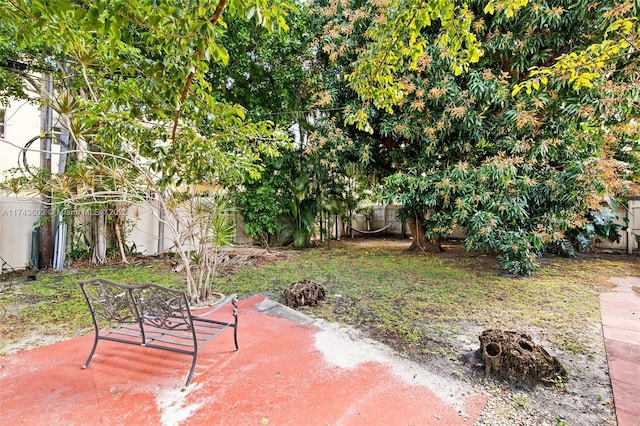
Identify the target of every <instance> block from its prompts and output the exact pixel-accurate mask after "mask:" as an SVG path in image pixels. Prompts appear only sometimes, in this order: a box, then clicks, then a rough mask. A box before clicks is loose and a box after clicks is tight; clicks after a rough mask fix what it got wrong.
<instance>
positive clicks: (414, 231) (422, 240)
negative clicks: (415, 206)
mask: <svg viewBox="0 0 640 426" xmlns="http://www.w3.org/2000/svg"><path fill="white" fill-rule="evenodd" d="M422 217H423V214H422V213H418V212H414V213H413V217H412V218H411V219H409V220H407V227H408V228H409V232H410V233H411V238H412V239H413V240H412V241H411V245H410V246H409V247H407V249H406V251H416V250H420V251H423V252H431V253H439V252H443V251H444V250H443V249H442V242H441V239H440V237H437V238H435V239H433V240H428V239H427V237H426V236H425V233H426V231H425V229H424V225H423V224H422Z"/></svg>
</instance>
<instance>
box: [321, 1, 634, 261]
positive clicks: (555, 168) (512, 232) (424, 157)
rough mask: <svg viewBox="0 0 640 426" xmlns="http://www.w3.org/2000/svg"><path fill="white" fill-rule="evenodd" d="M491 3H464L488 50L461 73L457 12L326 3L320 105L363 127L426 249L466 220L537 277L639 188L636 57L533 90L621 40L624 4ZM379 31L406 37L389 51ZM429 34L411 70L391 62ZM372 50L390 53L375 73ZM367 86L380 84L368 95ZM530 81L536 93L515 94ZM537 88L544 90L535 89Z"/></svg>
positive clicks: (491, 246) (477, 237)
mask: <svg viewBox="0 0 640 426" xmlns="http://www.w3.org/2000/svg"><path fill="white" fill-rule="evenodd" d="M525 3H526V2H525ZM393 4H395V3H393ZM488 5H490V3H489V4H488V3H485V2H481V1H478V2H470V3H469V4H468V6H467V7H462V6H461V7H459V8H454V9H453V11H454V12H453V13H460V14H462V15H464V17H465V19H462V20H460V22H461V23H462V24H464V25H463V27H464V28H467V29H468V31H469V32H470V33H471V34H472V35H473V36H472V37H471V38H466V39H464V40H474V43H478V44H479V45H480V47H481V48H482V53H483V55H482V56H479V55H478V56H477V57H476V56H474V57H473V60H468V61H467V62H466V63H465V65H464V68H466V69H467V71H466V72H464V73H460V72H459V71H460V69H459V61H460V58H459V56H455V55H451V52H450V51H449V50H448V48H447V46H445V45H443V42H442V40H443V37H444V38H445V39H446V35H447V34H449V31H450V30H449V29H448V27H449V25H450V24H449V23H448V22H447V21H446V18H445V19H444V20H443V19H442V18H441V19H440V21H435V19H436V18H437V16H435V15H434V18H433V19H434V21H435V22H430V24H431V25H430V26H427V25H426V24H425V25H418V24H416V25H413V24H411V23H409V24H408V25H405V26H403V25H399V23H400V22H404V21H401V20H400V21H394V19H396V17H395V15H394V13H395V12H393V10H391V6H389V2H386V1H382V2H381V1H371V2H361V1H353V2H335V1H330V2H326V3H322V5H321V6H319V11H320V13H321V14H322V16H323V17H324V19H325V25H324V36H323V38H322V41H321V44H320V48H321V51H322V52H323V54H324V57H325V64H326V65H325V66H326V70H325V73H324V75H325V81H326V90H323V91H321V92H319V93H318V94H317V96H316V98H317V101H318V105H322V106H324V107H335V108H340V107H342V108H344V109H341V111H340V113H339V114H337V116H338V117H339V122H346V123H347V124H355V125H356V126H348V127H347V128H346V129H347V131H348V132H349V134H350V135H351V136H352V137H353V138H354V139H355V140H357V141H358V144H359V146H360V151H361V158H362V161H363V162H365V163H368V164H369V166H370V167H371V168H372V169H373V170H375V171H376V172H377V173H379V174H380V175H383V176H386V184H385V187H384V193H385V194H386V196H387V197H388V199H390V200H391V199H393V200H397V201H399V202H400V203H401V204H402V205H403V209H402V211H401V214H402V216H403V218H404V219H406V220H409V221H410V225H412V228H413V229H412V232H413V233H414V242H415V243H416V244H417V245H418V246H421V245H422V246H424V245H426V241H425V242H421V237H422V236H423V235H426V237H427V238H428V239H430V240H436V241H437V239H438V238H439V237H441V236H446V235H448V234H449V232H451V230H452V228H453V227H455V226H460V227H463V228H464V229H465V230H466V232H467V238H466V241H465V244H466V246H467V248H470V249H488V250H496V251H498V252H499V253H500V255H499V260H500V263H501V266H502V267H503V268H505V269H507V270H509V271H511V272H513V273H516V274H528V273H531V271H532V269H533V267H534V266H535V263H536V257H537V254H538V253H539V252H540V251H541V250H543V249H544V248H548V247H552V246H563V247H567V245H568V240H567V238H568V237H569V236H570V235H571V233H572V231H573V233H574V234H575V232H579V230H581V229H583V228H584V227H585V226H586V225H587V223H588V221H589V217H590V216H589V212H593V211H597V210H598V209H599V208H600V207H601V206H600V203H601V202H602V201H603V199H604V198H603V197H604V196H605V195H609V196H614V197H615V196H618V195H624V194H625V191H626V190H627V189H628V186H629V182H628V180H627V178H628V175H627V172H628V171H629V169H628V166H629V164H625V163H622V162H620V161H619V160H620V155H619V154H622V153H623V152H626V155H627V158H626V159H627V160H630V159H631V158H630V157H631V156H632V154H630V153H631V152H636V153H637V151H638V150H637V143H638V126H637V113H638V105H637V96H634V94H635V93H636V91H637V88H636V87H634V86H633V82H634V81H635V80H637V74H635V73H634V72H633V70H635V68H636V62H635V57H634V56H633V55H627V56H618V57H617V60H616V61H614V62H615V65H616V67H617V68H616V69H618V70H621V71H620V72H618V73H613V75H606V76H605V75H603V76H602V79H601V81H600V82H599V83H600V84H596V83H598V82H596V81H595V80H593V79H592V80H590V81H591V84H586V83H584V84H582V85H580V86H579V87H576V80H571V76H564V75H559V76H558V77H557V78H553V79H552V78H550V77H549V78H547V79H545V81H544V83H545V84H546V88H545V89H544V90H541V91H536V90H528V87H527V86H526V84H525V82H526V81H529V78H530V77H531V75H530V69H531V68H532V67H538V69H542V67H547V66H549V65H552V64H554V63H561V62H560V61H563V60H565V59H564V58H567V57H568V56H570V55H572V54H573V53H575V52H576V51H584V50H586V49H589V48H590V46H592V45H593V43H594V42H600V41H601V40H602V39H603V37H604V36H605V34H609V33H610V31H611V30H610V28H611V25H612V23H613V22H618V21H617V20H618V19H620V16H618V15H617V14H616V13H608V12H610V11H612V10H614V9H615V8H614V6H615V4H614V3H613V2H604V3H602V2H601V3H598V4H591V3H588V2H586V1H585V2H580V3H579V4H576V3H575V2H556V3H555V4H554V5H547V4H546V3H544V4H543V3H540V2H530V3H529V4H527V5H526V6H525V5H523V4H521V5H519V6H518V7H516V8H515V9H512V10H508V9H505V8H504V7H503V8H502V10H501V11H498V12H496V11H495V10H494V12H495V13H493V14H489V13H486V12H489V11H490V10H488V9H490V8H491V7H489V8H488ZM425 8H427V7H426V6H425ZM425 10H426V9H425ZM406 13H409V12H406ZM420 13H422V12H415V13H413V15H411V16H412V17H413V16H414V15H415V16H419V15H420ZM620 13H622V12H620ZM626 13H629V11H628V10H627V11H626ZM411 19H415V17H413V18H411ZM409 22H413V21H411V20H410V21H409ZM630 22H634V21H633V20H631V21H630ZM394 23H395V24H396V25H393V24H394ZM380 26H383V27H384V28H387V29H388V30H389V31H392V32H395V33H399V34H404V36H400V35H396V36H394V37H396V39H397V40H396V42H393V43H391V42H390V40H395V39H394V38H393V37H391V38H389V37H386V38H384V40H386V41H387V43H386V44H381V42H380V40H379V39H378V38H376V37H377V36H376V34H378V31H379V28H380ZM417 34H419V39H420V40H421V41H422V44H420V49H419V52H418V53H419V54H418V53H416V56H414V57H413V60H412V62H410V63H405V62H402V61H399V62H393V61H390V60H389V58H391V57H392V56H393V54H394V52H395V53H397V52H398V51H399V52H400V53H403V52H404V53H409V52H407V51H405V50H403V49H404V48H405V47H406V46H409V45H412V43H413V42H414V40H418V38H417V37H418V35H417ZM407 35H410V37H412V38H411V39H410V40H409V41H407V39H405V38H402V37H406V36H407ZM460 40H463V39H460ZM469 45H471V44H469ZM372 49H378V50H379V51H380V52H384V53H383V54H382V57H380V56H379V55H378V56H376V58H375V59H374V58H372V59H371V60H370V63H369V64H368V65H366V66H365V65H364V64H363V63H362V62H361V58H362V57H363V56H362V55H363V54H364V55H369V54H371V52H372V51H373V50H372ZM602 66H604V64H603V65H602ZM611 66H613V65H611ZM367 67H369V68H367ZM372 70H373V71H372ZM371 72H373V73H374V74H375V78H374V77H372V76H371ZM540 75H542V74H540ZM548 75H549V76H551V75H552V73H549V74H548ZM355 76H357V77H355ZM554 76H555V75H554ZM345 78H346V80H347V81H348V85H347V84H346V83H345ZM362 78H365V80H366V81H369V82H370V84H369V85H368V86H367V88H366V89H363V88H362V87H364V86H360V84H361V83H362V81H365V80H362ZM371 78H374V81H373V82H372V80H371ZM380 78H382V79H383V80H382V81H383V82H386V83H384V84H382V85H380V84H378V82H379V80H376V79H380ZM367 79H369V80H367ZM354 81H360V83H357V84H354ZM387 83H388V84H387ZM523 85H525V88H527V90H526V92H527V93H524V92H522V93H520V94H518V93H515V92H517V91H518V90H517V89H515V88H520V87H522V86H523ZM622 87H626V88H627V90H628V92H625V91H624V90H621V89H622ZM536 88H540V83H538V84H537V85H535V86H533V83H532V89H536ZM575 89H579V90H578V91H576V90H575ZM389 90H391V91H392V92H393V93H394V94H392V95H390V94H389V93H388V91H389ZM513 95H518V96H515V97H514V96H513ZM380 99H383V101H382V102H380ZM636 155H637V154H636ZM637 165H638V163H637V157H635V165H634V166H635V167H637ZM636 178H637V177H636ZM423 227H424V228H423ZM583 241H584V240H583Z"/></svg>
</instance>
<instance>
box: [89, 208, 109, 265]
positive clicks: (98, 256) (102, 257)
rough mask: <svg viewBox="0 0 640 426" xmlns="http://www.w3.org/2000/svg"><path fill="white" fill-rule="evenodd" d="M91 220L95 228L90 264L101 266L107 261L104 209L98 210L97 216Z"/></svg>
mask: <svg viewBox="0 0 640 426" xmlns="http://www.w3.org/2000/svg"><path fill="white" fill-rule="evenodd" d="M91 218H92V220H93V221H94V226H95V233H94V240H93V257H92V259H91V263H93V264H94V265H103V264H105V263H106V261H107V217H106V215H105V211H104V208H100V209H99V210H98V214H97V215H95V216H91Z"/></svg>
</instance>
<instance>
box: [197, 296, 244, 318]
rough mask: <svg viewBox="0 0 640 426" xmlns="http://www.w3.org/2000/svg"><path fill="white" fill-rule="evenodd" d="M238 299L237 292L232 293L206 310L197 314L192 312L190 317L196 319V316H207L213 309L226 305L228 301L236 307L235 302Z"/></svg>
mask: <svg viewBox="0 0 640 426" xmlns="http://www.w3.org/2000/svg"><path fill="white" fill-rule="evenodd" d="M237 301H238V295H237V294H232V295H229V296H227V298H226V299H224V300H222V301H220V302H218V303H216V304H215V305H213V306H212V307H211V309H209V310H208V311H206V312H203V313H198V314H193V313H192V317H193V318H195V319H197V318H204V317H207V316H209V315H211V314H212V313H214V312H215V311H217V310H218V309H220V308H222V307H223V306H225V305H228V304H229V303H232V304H233V306H234V308H235V307H236V302H237Z"/></svg>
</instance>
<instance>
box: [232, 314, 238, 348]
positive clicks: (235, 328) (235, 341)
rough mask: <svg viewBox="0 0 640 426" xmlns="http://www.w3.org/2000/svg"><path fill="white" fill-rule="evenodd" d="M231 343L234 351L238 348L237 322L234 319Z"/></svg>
mask: <svg viewBox="0 0 640 426" xmlns="http://www.w3.org/2000/svg"><path fill="white" fill-rule="evenodd" d="M233 343H235V345H236V351H237V350H238V349H239V348H238V320H237V319H236V323H235V325H234V326H233Z"/></svg>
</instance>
